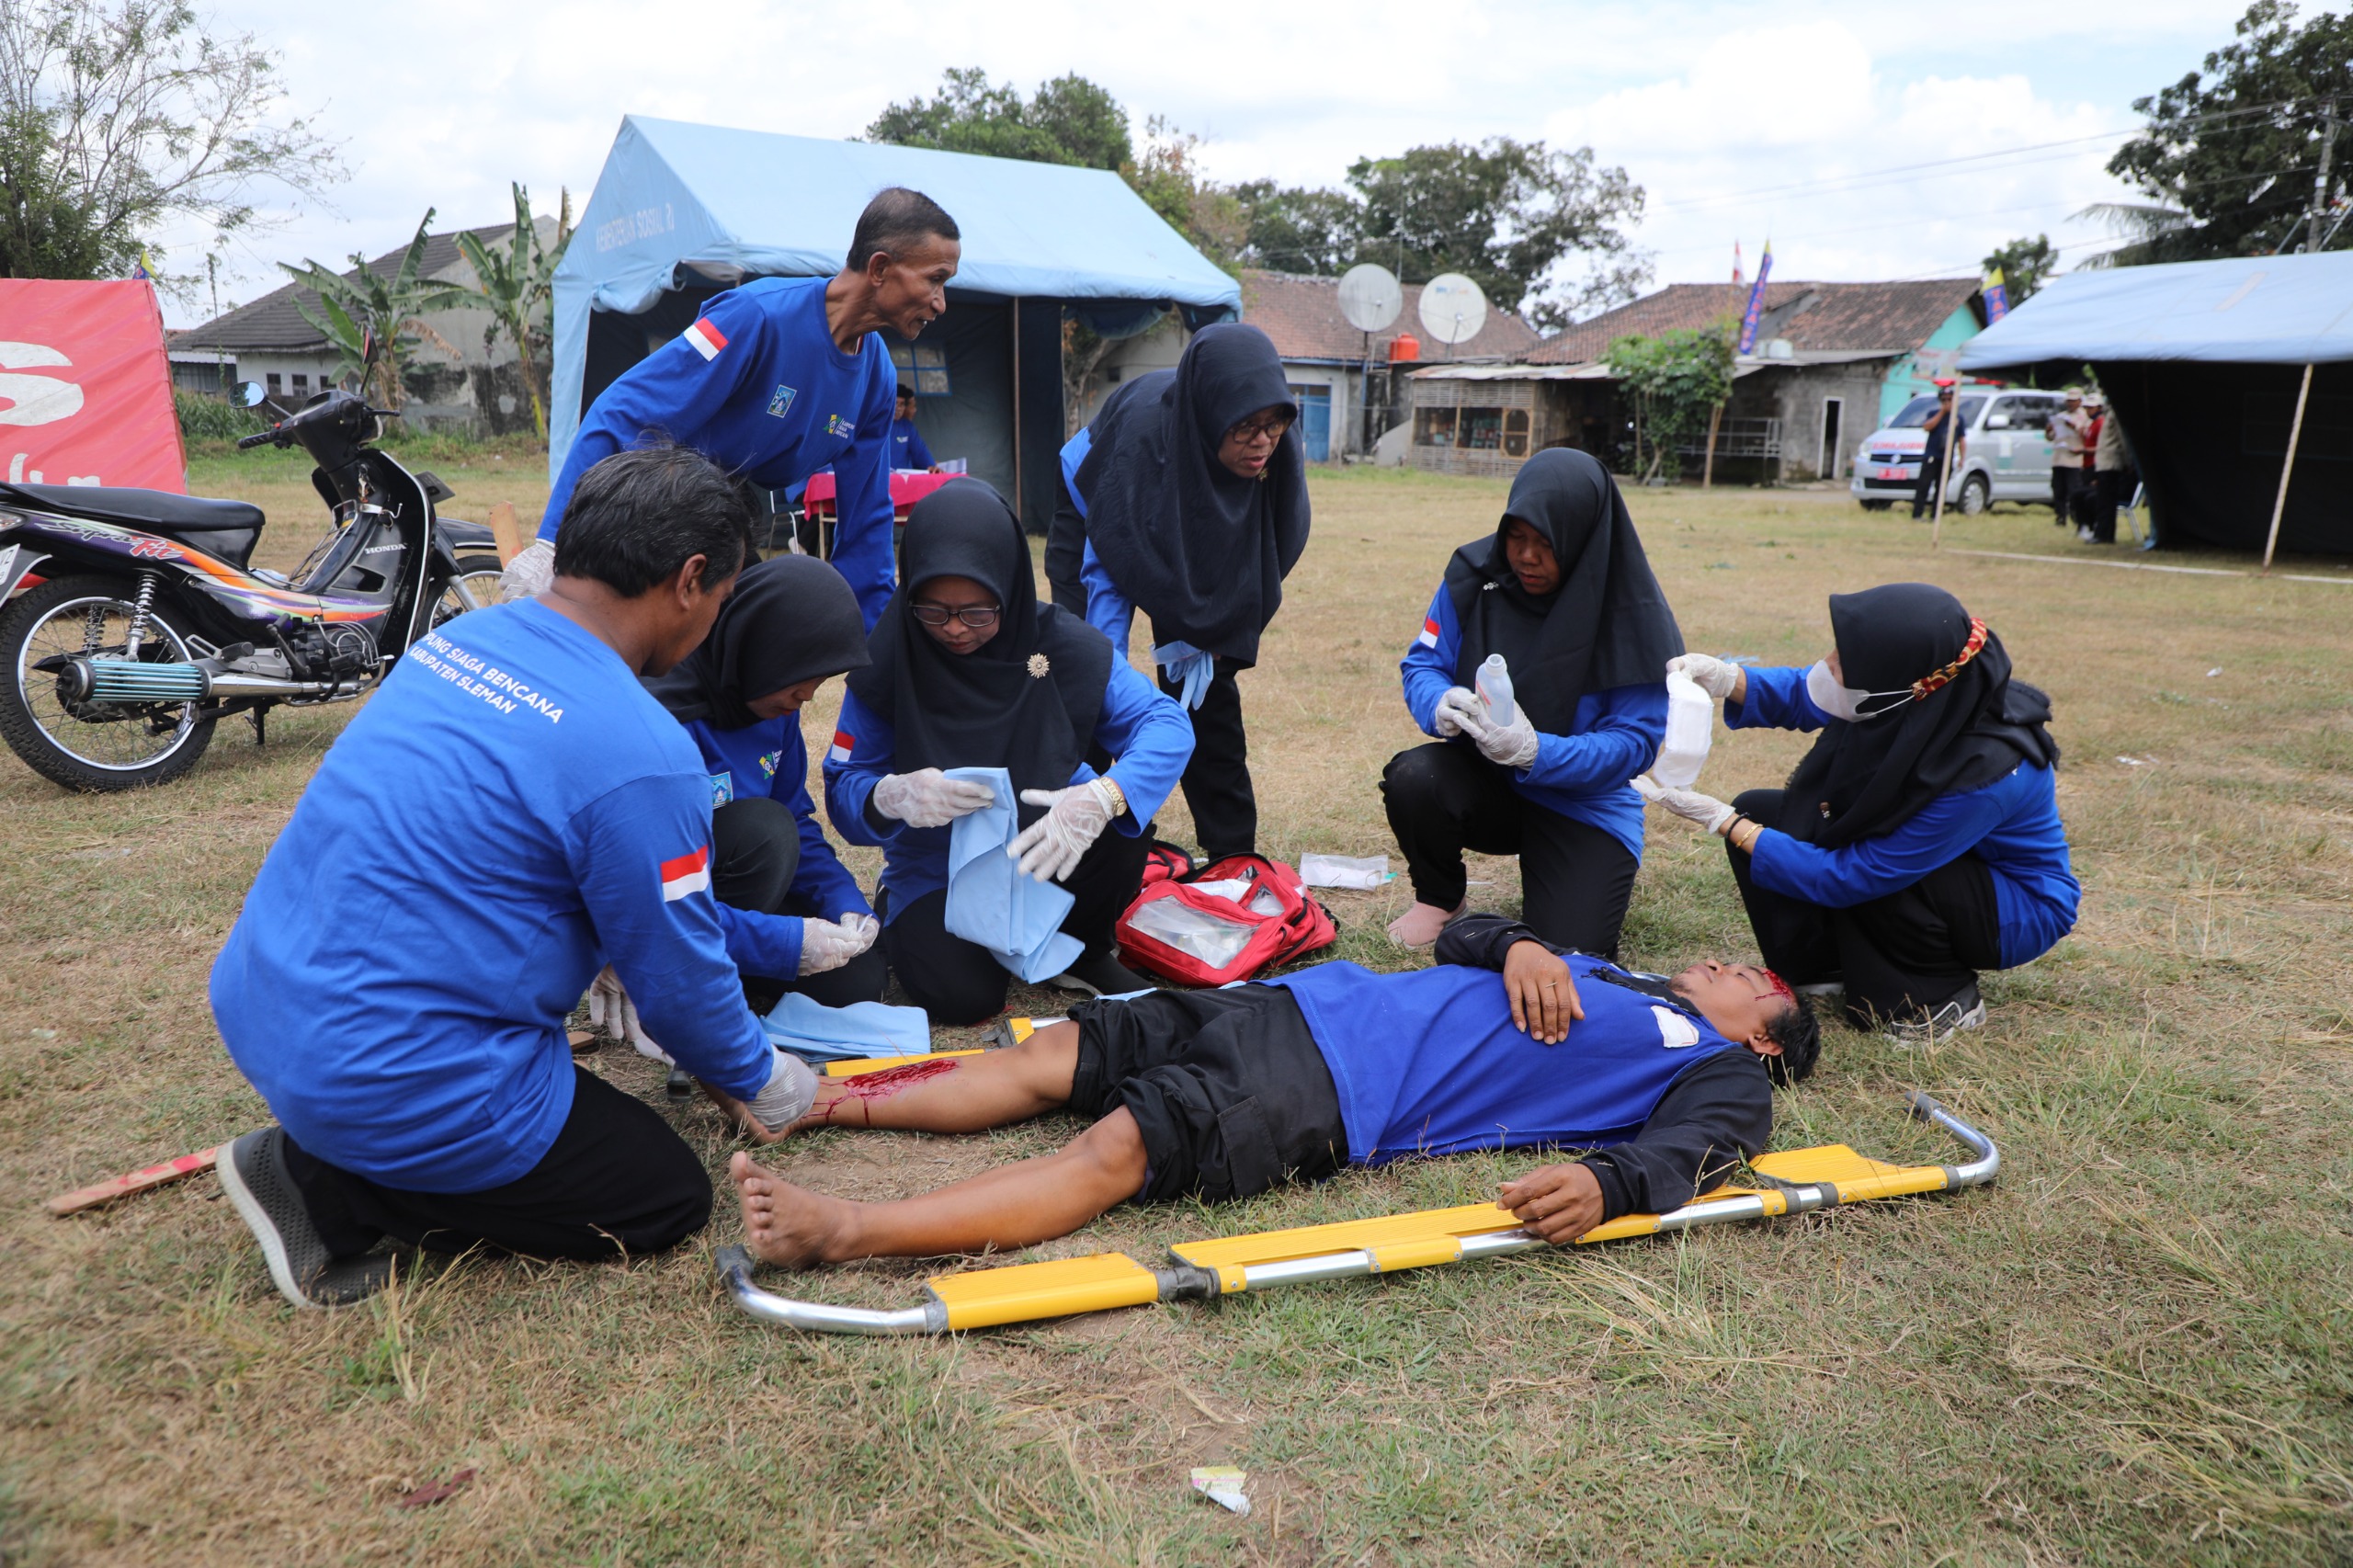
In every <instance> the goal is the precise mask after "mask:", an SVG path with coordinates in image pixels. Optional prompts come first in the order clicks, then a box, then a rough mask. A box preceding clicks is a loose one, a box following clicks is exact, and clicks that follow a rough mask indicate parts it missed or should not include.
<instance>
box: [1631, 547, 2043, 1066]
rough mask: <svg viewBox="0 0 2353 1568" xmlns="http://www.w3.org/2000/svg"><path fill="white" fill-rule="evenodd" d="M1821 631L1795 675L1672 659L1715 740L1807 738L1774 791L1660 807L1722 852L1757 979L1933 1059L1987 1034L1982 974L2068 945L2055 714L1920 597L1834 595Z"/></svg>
mask: <svg viewBox="0 0 2353 1568" xmlns="http://www.w3.org/2000/svg"><path fill="white" fill-rule="evenodd" d="M1830 632H1831V640H1832V643H1833V646H1832V650H1831V653H1829V655H1828V656H1827V657H1826V658H1824V659H1822V660H1820V661H1818V662H1817V663H1815V664H1814V665H1812V666H1810V667H1799V668H1789V669H1743V668H1741V667H1739V666H1737V665H1727V664H1724V663H1723V662H1722V661H1721V660H1718V659H1712V658H1710V657H1708V656H1707V655H1706V654H1704V653H1689V654H1686V655H1685V656H1684V657H1683V658H1682V659H1680V660H1678V661H1677V666H1678V667H1679V668H1681V669H1682V670H1683V671H1684V673H1685V674H1687V675H1688V676H1691V678H1692V679H1693V680H1694V681H1696V682H1698V683H1699V687H1701V689H1703V690H1705V691H1706V692H1707V693H1708V694H1709V695H1710V696H1711V697H1715V698H1719V699H1722V702H1723V705H1724V722H1725V723H1726V724H1727V725H1729V726H1730V727H1731V728H1733V729H1735V730H1739V729H1755V728H1760V727H1761V728H1772V729H1782V730H1819V731H1821V732H1822V738H1821V739H1820V740H1818V741H1816V742H1814V744H1813V750H1812V751H1810V752H1808V753H1806V755H1805V758H1804V760H1803V761H1802V762H1800V763H1799V764H1798V767H1797V771H1796V772H1794V773H1792V774H1790V781H1789V784H1788V786H1787V787H1786V788H1784V789H1780V790H1749V791H1748V792H1747V793H1745V794H1744V795H1741V796H1739V797H1738V798H1737V799H1735V800H1734V801H1733V802H1732V803H1731V804H1729V805H1726V804H1725V803H1724V802H1723V801H1718V800H1715V799H1713V798H1711V797H1710V796H1707V795H1702V794H1699V793H1696V792H1694V791H1691V790H1662V791H1660V792H1659V793H1658V795H1657V797H1656V798H1657V800H1658V803H1659V804H1661V805H1663V806H1665V807H1666V809H1667V810H1669V811H1671V812H1675V813H1676V814H1677V816H1681V817H1686V818H1688V819H1689V820H1690V821H1692V822H1696V823H1699V824H1700V825H1702V826H1704V827H1706V828H1708V829H1709V830H1710V831H1711V832H1714V833H1718V834H1722V835H1723V837H1724V840H1725V844H1726V846H1727V848H1728V849H1729V851H1730V853H1731V856H1732V869H1733V877H1734V878H1736V879H1737V880H1738V881H1739V883H1740V895H1741V898H1742V900H1743V902H1745V903H1746V904H1747V906H1748V920H1749V924H1750V925H1751V926H1754V927H1755V928H1756V940H1757V944H1758V946H1759V947H1760V948H1762V949H1763V950H1764V954H1765V962H1766V963H1767V965H1768V966H1769V967H1770V968H1772V969H1774V970H1776V971H1779V973H1781V974H1783V975H1785V976H1787V977H1788V978H1789V979H1790V980H1791V981H1792V982H1795V983H1797V984H1799V985H1800V986H1802V987H1813V988H1818V989H1821V990H1824V991H1828V990H1832V989H1836V988H1837V987H1839V986H1842V985H1843V987H1844V988H1845V991H1846V994H1847V1017H1848V1019H1849V1021H1851V1022H1852V1023H1854V1024H1855V1025H1856V1026H1857V1027H1858V1028H1874V1027H1876V1028H1883V1029H1885V1030H1886V1031H1887V1033H1888V1036H1889V1038H1890V1039H1892V1040H1895V1041H1896V1042H1897V1043H1898V1044H1902V1045H1924V1044H1932V1043H1934V1042H1936V1041H1938V1040H1946V1039H1949V1037H1950V1036H1951V1035H1952V1034H1954V1033H1955V1032H1956V1031H1958V1030H1961V1029H1965V1028H1975V1027H1976V1026H1977V1025H1979V1024H1981V1023H1983V1022H1984V1018H1985V1004H1984V999H1983V998H1982V997H1981V996H1980V994H1979V993H1978V989H1977V972H1978V971H1980V970H1988V969H2015V968H2017V967H2018V965H2019V964H2022V963H2026V962H2028V961H2029V960H2032V959H2035V958H2038V957H2040V955H2041V954H2043V953H2045V952H2047V951H2049V950H2050V949H2051V948H2052V945H2053V944H2054V943H2056V942H2057V941H2058V940H2059V938H2060V937H2063V936H2065V935H2066V934H2067V933H2068V932H2069V931H2070V930H2072V929H2073V928H2074V926H2075V914H2076V908H2077V905H2078V903H2079V902H2080V900H2081V898H2082V889H2081V888H2080V887H2079V886H2078V885H2077V883H2076V881H2075V870H2074V868H2073V866H2072V865H2071V864H2070V862H2069V859H2068V855H2067V835H2066V830H2065V828H2064V827H2063V825H2062V824H2061V823H2060V820H2059V807H2058V801H2057V799H2056V796H2055V793H2054V790H2055V787H2056V782H2057V776H2058V767H2059V746H2058V744H2057V743H2056V742H2054V741H2053V740H2052V738H2051V732H2050V731H2049V729H2047V728H2046V726H2047V725H2048V724H2049V722H2050V720H2051V700H2050V699H2049V698H2047V697H2045V696H2043V694H2042V693H2041V692H2040V691H2038V690H2037V689H2035V688H2034V687H2030V686H2029V685H2027V684H2026V683H2025V682H2024V681H2020V680H2013V679H2012V678H2011V677H2010V656H2009V654H2008V653H2007V652H2006V650H2005V649H2004V648H2003V646H2002V640H2001V639H2000V638H1998V637H1996V636H1995V635H1994V633H1993V632H1992V631H1990V630H1989V629H1988V628H1987V627H1986V625H1985V623H1984V621H1982V620H1979V619H1976V618H1975V617H1973V616H1972V615H1971V614H1970V613H1969V611H1968V610H1966V609H1964V608H1962V607H1961V601H1960V600H1959V599H1957V598H1954V597H1952V596H1951V595H1950V594H1949V593H1947V592H1945V591H1944V590H1943V589H1942V588H1938V587H1934V586H1932V585H1928V584H1927V583H1890V584H1887V585H1884V586H1881V587H1877V588H1870V589H1868V590H1866V591H1864V592H1862V593H1859V594H1833V595H1831V596H1830Z"/></svg>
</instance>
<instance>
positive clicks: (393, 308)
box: [278, 207, 481, 408]
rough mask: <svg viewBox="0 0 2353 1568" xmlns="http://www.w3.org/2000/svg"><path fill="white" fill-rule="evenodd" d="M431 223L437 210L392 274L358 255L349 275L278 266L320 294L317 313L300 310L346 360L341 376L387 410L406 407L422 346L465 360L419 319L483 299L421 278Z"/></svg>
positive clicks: (303, 306) (420, 225) (338, 369)
mask: <svg viewBox="0 0 2353 1568" xmlns="http://www.w3.org/2000/svg"><path fill="white" fill-rule="evenodd" d="M432 222H433V209H431V208H429V207H428V208H426V210H425V216H424V218H422V219H421V220H419V221H418V222H417V225H416V237H415V239H413V240H411V241H410V242H409V245H408V249H407V250H406V251H405V252H404V253H403V254H402V256H401V259H400V262H399V265H398V266H396V267H393V269H392V272H391V273H389V274H386V273H382V272H379V271H377V270H376V269H375V268H374V267H370V266H369V264H368V258H367V257H366V256H360V255H358V253H356V252H355V253H354V254H353V256H352V257H351V270H350V271H349V272H347V273H339V274H338V273H334V272H330V271H328V270H327V269H326V268H325V267H321V266H320V265H319V264H318V263H317V262H315V261H305V262H304V263H303V264H302V265H301V266H300V267H290V266H288V265H287V264H286V263H284V262H282V261H281V262H279V263H278V270H279V271H281V272H284V273H285V274H286V275H287V276H288V277H290V278H293V279H294V281H296V282H297V283H301V284H302V285H304V286H306V287H308V288H310V289H313V290H316V291H317V293H318V297H319V308H318V310H317V311H316V312H313V310H312V309H311V307H310V305H309V304H308V303H307V302H305V301H301V299H299V298H298V299H297V300H296V301H295V307H294V308H295V309H297V310H299V311H301V312H302V319H303V320H304V321H307V322H309V323H310V324H312V325H313V326H314V327H317V328H318V329H319V331H321V332H322V333H324V334H325V335H326V339H327V342H328V343H330V344H331V345H333V346H334V347H335V353H336V354H337V356H338V357H339V360H340V362H339V363H338V364H337V365H336V366H335V375H336V378H337V379H338V380H340V379H341V378H343V377H345V376H350V377H353V378H355V379H356V380H357V381H358V386H359V392H360V395H361V396H362V397H365V398H367V399H368V400H369V402H370V403H375V404H376V405H377V406H378V407H381V408H398V407H399V406H400V405H401V403H402V400H403V399H404V396H405V395H406V389H405V387H404V384H403V379H404V376H405V374H406V372H407V369H408V362H409V357H410V352H411V350H413V349H414V348H415V347H417V346H418V345H419V344H426V343H430V344H432V345H434V346H435V347H438V348H439V349H440V350H441V351H442V352H443V353H445V354H447V355H449V358H452V359H455V358H458V351H457V350H456V349H455V348H453V347H450V346H449V339H448V338H446V337H443V336H442V335H440V334H439V333H438V332H436V331H434V330H433V328H432V327H430V326H428V325H426V324H425V323H424V322H423V321H422V320H420V319H419V318H420V317H423V316H426V315H430V314H432V313H433V312H436V311H446V310H449V309H451V308H453V307H458V306H464V305H473V304H479V303H481V296H479V295H477V294H476V293H474V292H473V290H470V289H465V288H461V287H460V286H459V285H458V284H455V283H437V282H435V281H433V280H432V279H431V278H420V277H418V276H417V272H418V269H419V267H420V266H421V265H422V264H423V262H424V260H425V242H426V229H427V228H429V227H430V226H431V225H432Z"/></svg>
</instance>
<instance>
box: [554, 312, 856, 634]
mask: <svg viewBox="0 0 2353 1568" xmlns="http://www.w3.org/2000/svg"><path fill="white" fill-rule="evenodd" d="M826 281H827V280H826V279H825V278H756V279H755V280H753V281H752V282H749V283H746V284H745V285H744V286H743V287H742V288H740V289H731V290H728V291H727V292H726V293H724V294H721V295H719V296H717V297H716V298H715V299H713V300H712V301H710V303H709V304H708V305H705V306H704V307H703V312H702V315H701V316H700V317H699V318H698V319H697V320H696V322H695V324H694V325H692V326H690V327H688V329H687V330H686V331H685V332H684V333H682V334H680V335H678V336H676V337H675V338H672V339H671V340H670V341H669V342H667V343H665V344H664V345H663V346H662V347H659V348H657V349H655V350H654V352H653V353H651V354H649V355H647V356H646V357H645V358H642V359H641V360H639V361H638V362H637V363H636V364H634V365H632V366H631V367H630V368H629V369H627V370H625V371H623V372H622V373H621V375H620V379H619V380H617V381H614V382H613V384H612V385H611V386H608V387H607V388H606V389H605V390H604V391H603V392H600V393H599V394H597V401H596V403H595V404H594V405H593V406H592V407H591V408H590V409H589V410H588V414H587V417H585V419H583V420H582V421H581V422H580V433H579V434H578V435H577V436H576V437H574V438H573V443H572V449H571V450H570V451H568V452H566V453H565V454H564V459H563V468H562V469H561V470H560V471H559V472H557V474H556V477H555V488H554V489H553V490H552V491H551V493H550V494H549V495H548V506H547V512H546V514H545V515H544V516H543V517H541V518H540V538H541V539H545V540H552V539H553V538H555V533H556V526H557V525H558V524H559V523H561V522H562V521H563V509H564V507H565V506H566V505H567V504H569V503H570V501H571V500H572V491H573V487H574V485H576V484H577V483H579V482H580V476H581V475H582V474H584V473H585V472H588V470H589V469H590V468H592V467H594V466H595V465H596V464H597V463H598V462H600V461H602V460H604V459H606V458H608V457H610V456H612V455H613V454H614V453H615V452H619V451H625V450H627V449H630V448H631V447H634V446H636V445H637V444H638V443H639V441H640V440H642V438H643V437H644V436H645V435H646V433H647V432H649V431H658V432H660V433H661V434H662V435H663V436H665V437H667V438H668V439H670V440H672V441H675V442H676V443H677V444H678V445H679V446H682V447H692V448H693V449H695V450H697V451H699V452H701V453H703V454H705V455H706V456H708V457H710V459H711V460H713V461H714V462H717V463H718V464H719V465H720V466H721V467H722V468H724V469H726V470H727V471H728V472H731V473H741V474H745V475H747V476H749V478H750V479H751V481H752V482H753V483H755V484H758V485H762V486H764V487H766V488H767V489H770V490H782V489H785V488H786V487H788V486H790V485H793V484H798V483H802V482H804V481H806V480H807V479H808V477H809V476H810V475H811V474H813V473H814V472H817V471H818V470H819V469H821V468H824V467H826V466H827V465H828V464H830V465H831V466H832V467H833V470H834V476H835V484H836V486H837V488H836V490H835V516H836V517H838V518H839V519H840V521H839V524H838V526H837V528H836V529H835V544H834V557H833V561H834V565H835V568H836V569H838V570H839V571H840V573H841V574H842V575H843V576H844V577H846V578H847V579H848V580H849V585H850V587H851V588H853V589H854V590H856V592H857V594H858V608H859V609H861V610H863V611H864V612H865V615H866V624H867V625H868V626H869V627H871V626H872V625H873V624H874V622H875V620H876V619H877V618H878V617H880V616H881V613H882V607H883V606H884V605H886V604H888V603H889V602H890V599H891V587H892V556H891V542H892V511H891V465H892V452H893V451H894V450H895V445H894V443H893V442H892V439H891V411H892V403H893V400H894V399H895V398H896V396H897V387H898V374H897V372H896V371H895V370H893V369H892V368H891V355H890V351H889V350H888V349H886V348H884V347H883V346H882V339H881V336H880V335H877V334H874V333H868V334H867V335H866V337H865V339H864V341H862V342H861V343H860V344H859V345H858V352H857V353H856V354H845V353H843V352H842V351H841V348H840V347H839V346H838V345H837V344H835V342H834V337H833V333H832V332H831V331H830V330H829V329H828V328H827V326H826V325H825V284H826Z"/></svg>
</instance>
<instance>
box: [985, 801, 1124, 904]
mask: <svg viewBox="0 0 2353 1568" xmlns="http://www.w3.org/2000/svg"><path fill="white" fill-rule="evenodd" d="M1021 799H1022V801H1023V803H1024V804H1027V805H1032V806H1045V807H1048V808H1049V810H1048V811H1047V812H1046V814H1045V815H1044V816H1041V817H1040V818H1039V819H1038V820H1037V821H1036V822H1033V823H1031V824H1029V826H1028V827H1025V828H1023V829H1022V830H1021V833H1020V835H1019V836H1017V838H1015V839H1014V841H1013V842H1012V843H1010V844H1008V845H1006V846H1005V852H1006V854H1007V855H1010V856H1012V857H1013V858H1015V859H1016V860H1017V861H1019V862H1020V863H1021V869H1022V870H1023V871H1024V872H1026V873H1028V874H1029V876H1031V877H1033V878H1035V879H1036V880H1037V881H1041V882H1045V881H1054V882H1058V881H1062V880H1063V878H1064V877H1067V876H1069V875H1070V874H1071V872H1072V871H1074V870H1075V869H1077V867H1078V862H1079V858H1080V857H1081V856H1083V855H1085V854H1086V851H1087V846H1090V845H1092V844H1093V843H1094V842H1095V841H1096V840H1097V838H1100V837H1101V836H1102V835H1103V830H1104V829H1105V828H1107V827H1108V826H1110V825H1111V811H1112V803H1113V801H1115V800H1116V799H1117V797H1115V796H1114V795H1113V794H1112V793H1111V791H1110V789H1109V788H1108V786H1107V785H1105V784H1104V782H1103V780H1101V779H1100V778H1090V779H1088V780H1087V781H1086V783H1084V784H1074V785H1072V786H1071V787H1070V788H1069V789H1067V790H1022V791H1021Z"/></svg>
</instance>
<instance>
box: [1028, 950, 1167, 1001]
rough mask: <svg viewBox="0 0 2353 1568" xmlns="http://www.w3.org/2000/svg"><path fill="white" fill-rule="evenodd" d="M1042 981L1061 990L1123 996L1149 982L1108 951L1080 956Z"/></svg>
mask: <svg viewBox="0 0 2353 1568" xmlns="http://www.w3.org/2000/svg"><path fill="white" fill-rule="evenodd" d="M1046 983H1047V984H1049V985H1052V986H1056V987H1059V988H1060V989H1062V990H1064V991H1083V992H1085V993H1086V994H1087V995H1089V996H1124V995H1126V994H1128V993H1129V992H1131V991H1146V990H1149V989H1151V986H1152V982H1150V981H1148V980H1146V979H1145V978H1144V977H1143V976H1142V975H1140V974H1138V973H1136V972H1135V971H1133V970H1131V969H1129V968H1128V967H1127V966H1126V965H1124V964H1122V963H1120V960H1117V959H1115V958H1113V957H1112V956H1111V955H1110V954H1109V953H1103V954H1101V955H1099V956H1097V957H1095V958H1091V959H1087V958H1082V959H1080V960H1078V961H1077V962H1076V963H1074V964H1073V965H1071V966H1070V967H1069V968H1068V969H1066V970H1064V971H1062V973H1060V974H1058V975H1055V976H1054V977H1053V978H1052V979H1051V980H1049V981H1047V982H1046Z"/></svg>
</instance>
